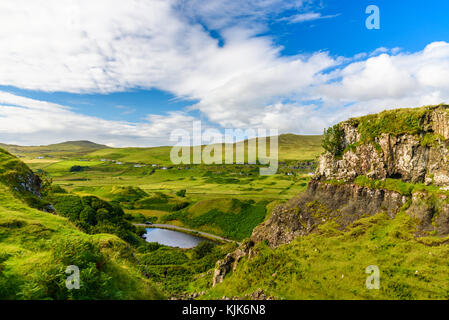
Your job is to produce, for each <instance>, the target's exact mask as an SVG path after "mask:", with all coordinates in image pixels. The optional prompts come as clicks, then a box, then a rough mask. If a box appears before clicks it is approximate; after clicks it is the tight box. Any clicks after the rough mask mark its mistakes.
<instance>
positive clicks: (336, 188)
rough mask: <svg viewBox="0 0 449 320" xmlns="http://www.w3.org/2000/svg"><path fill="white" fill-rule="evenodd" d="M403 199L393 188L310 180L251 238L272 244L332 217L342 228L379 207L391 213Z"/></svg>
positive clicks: (307, 230) (258, 228) (296, 234)
mask: <svg viewBox="0 0 449 320" xmlns="http://www.w3.org/2000/svg"><path fill="white" fill-rule="evenodd" d="M406 201H407V197H404V196H402V195H401V194H399V193H397V192H394V191H388V190H381V189H376V190H374V189H369V188H366V187H360V186H357V185H354V184H343V185H332V184H328V183H323V182H319V181H316V180H313V181H311V182H310V183H309V185H308V188H307V191H306V192H304V193H302V194H300V195H298V196H297V197H295V198H293V199H291V200H290V201H289V202H287V203H286V204H282V205H279V206H277V207H276V208H275V209H274V210H273V214H272V217H271V218H270V219H268V220H267V221H266V222H264V223H263V224H261V225H259V226H257V227H256V228H255V229H254V231H253V233H252V235H251V240H252V241H254V242H259V241H266V242H267V243H268V245H269V246H270V247H272V248H275V247H277V246H279V245H282V244H286V243H289V242H291V241H292V240H294V239H295V238H296V237H298V236H304V235H307V234H309V233H311V232H313V231H314V230H316V228H317V227H318V226H319V225H320V224H322V223H324V222H326V221H328V220H329V219H333V220H335V221H336V222H337V223H338V224H339V225H340V226H341V228H342V229H343V228H345V227H346V226H348V225H349V224H351V223H352V222H354V221H356V220H358V219H360V218H361V217H363V216H369V215H373V214H376V213H378V212H379V211H385V212H387V213H388V215H389V216H391V217H393V216H394V215H395V214H396V213H397V212H398V211H399V209H400V208H401V207H402V206H403V205H404V204H405V202H406Z"/></svg>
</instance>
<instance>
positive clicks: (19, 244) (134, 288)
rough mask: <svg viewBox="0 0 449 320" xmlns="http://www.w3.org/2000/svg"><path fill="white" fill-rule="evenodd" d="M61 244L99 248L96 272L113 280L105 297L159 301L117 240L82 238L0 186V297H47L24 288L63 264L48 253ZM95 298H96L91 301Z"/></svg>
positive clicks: (35, 289) (126, 248)
mask: <svg viewBox="0 0 449 320" xmlns="http://www.w3.org/2000/svg"><path fill="white" fill-rule="evenodd" d="M60 241H70V242H76V241H81V242H92V243H94V244H95V245H96V246H99V247H100V248H101V249H100V252H101V254H103V255H104V256H105V261H106V262H105V265H104V267H103V268H102V271H101V272H102V273H103V274H104V276H106V277H111V278H112V280H111V281H110V283H109V284H110V285H111V286H113V288H114V289H115V290H116V293H117V294H116V295H115V296H112V297H110V298H130V299H155V298H161V295H160V294H158V292H157V290H156V289H155V288H154V287H153V286H152V284H151V283H150V282H149V281H148V280H146V279H144V278H143V277H142V276H141V275H140V274H139V273H138V272H137V270H135V269H134V267H133V266H132V264H131V263H130V262H129V260H127V259H126V258H124V257H121V255H123V253H124V252H126V251H129V250H130V248H129V246H128V245H127V244H126V243H125V242H123V241H122V240H120V239H119V238H118V237H116V236H113V235H107V234H100V235H87V234H84V233H82V232H81V231H78V230H77V229H76V228H75V227H74V226H73V225H72V224H71V223H70V222H69V221H68V220H67V219H66V218H63V217H60V216H55V215H52V214H50V213H45V212H42V211H38V210H35V209H31V208H29V207H27V206H26V205H24V204H22V203H21V202H20V201H19V200H17V199H16V198H14V197H13V196H12V195H11V193H10V192H9V190H8V188H7V187H6V186H4V185H3V184H0V261H1V264H0V270H1V273H0V282H1V284H2V285H1V286H0V298H8V299H10V298H37V299H40V298H47V297H48V295H47V293H46V292H40V291H39V286H37V285H36V287H32V288H30V287H29V284H30V283H32V284H36V282H38V279H39V276H40V273H42V272H45V270H48V269H50V268H53V267H55V268H57V267H60V268H61V270H63V269H65V267H66V266H67V265H68V264H67V265H62V264H61V263H58V261H55V260H54V256H53V249H54V247H55V244H56V243H58V242H60ZM67 263H69V264H71V263H70V261H67ZM73 264H76V263H73ZM64 277H65V276H64ZM81 281H83V278H81ZM94 297H95V294H94V296H92V297H91V298H94ZM97 298H108V297H107V296H106V297H104V296H103V297H102V296H101V295H99V296H97Z"/></svg>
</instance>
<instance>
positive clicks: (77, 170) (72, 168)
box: [69, 166, 89, 172]
mask: <svg viewBox="0 0 449 320" xmlns="http://www.w3.org/2000/svg"><path fill="white" fill-rule="evenodd" d="M88 168H89V167H83V166H72V167H70V169H69V172H82V171H84V170H86V169H88Z"/></svg>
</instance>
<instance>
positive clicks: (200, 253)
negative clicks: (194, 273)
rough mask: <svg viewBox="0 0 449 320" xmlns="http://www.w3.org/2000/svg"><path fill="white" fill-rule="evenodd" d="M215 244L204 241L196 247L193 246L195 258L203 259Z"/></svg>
mask: <svg viewBox="0 0 449 320" xmlns="http://www.w3.org/2000/svg"><path fill="white" fill-rule="evenodd" d="M214 248H215V244H213V243H212V242H210V241H202V242H200V243H199V244H198V245H197V246H196V247H195V248H193V258H194V259H201V258H203V257H205V256H206V255H208V254H209V253H211V252H212V250H213V249H214Z"/></svg>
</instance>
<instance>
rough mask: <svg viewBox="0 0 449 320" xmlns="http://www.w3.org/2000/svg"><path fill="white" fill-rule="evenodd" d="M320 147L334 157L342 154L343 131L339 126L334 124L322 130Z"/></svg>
mask: <svg viewBox="0 0 449 320" xmlns="http://www.w3.org/2000/svg"><path fill="white" fill-rule="evenodd" d="M322 147H323V148H324V150H326V151H327V152H329V153H331V154H332V155H334V156H336V157H338V156H340V155H341V154H342V153H343V129H341V128H340V125H338V124H336V125H334V126H333V127H329V128H328V129H327V130H324V138H323V142H322Z"/></svg>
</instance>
